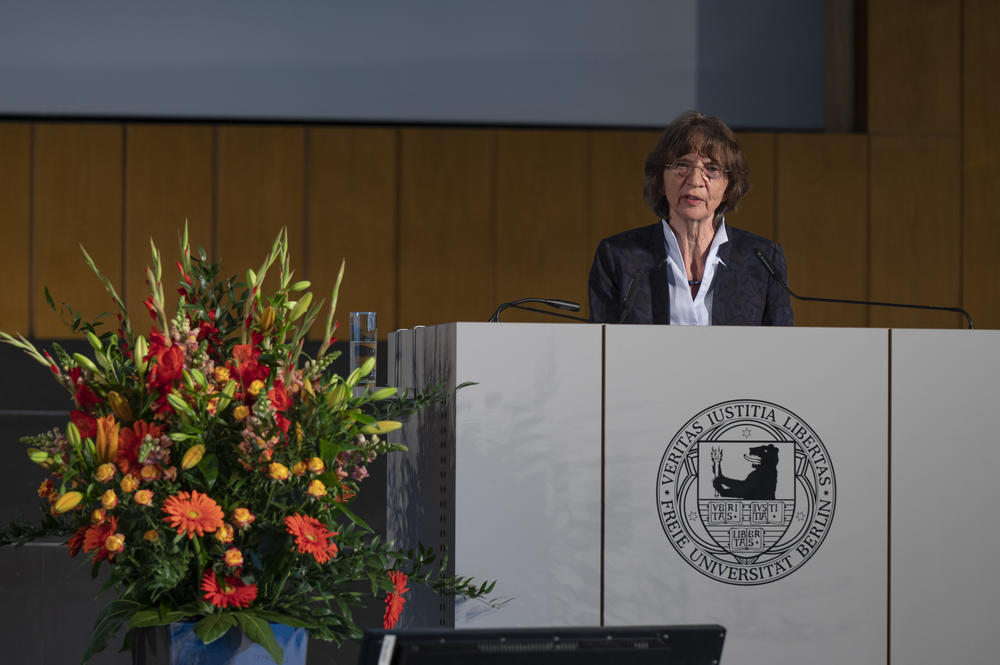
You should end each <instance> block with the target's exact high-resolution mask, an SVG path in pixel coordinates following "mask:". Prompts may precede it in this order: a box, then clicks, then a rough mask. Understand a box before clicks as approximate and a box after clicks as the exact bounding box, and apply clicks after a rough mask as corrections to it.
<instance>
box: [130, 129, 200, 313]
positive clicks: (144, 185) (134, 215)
mask: <svg viewBox="0 0 1000 665" xmlns="http://www.w3.org/2000/svg"><path fill="white" fill-rule="evenodd" d="M213 135H214V128H212V127H210V126H206V125H179V124H178V125H145V124H142V125H128V126H126V128H125V288H124V291H125V296H126V304H127V306H128V308H129V313H130V315H131V317H132V321H133V323H135V324H136V325H138V324H139V323H140V322H141V323H142V326H141V327H140V328H139V329H138V330H137V332H144V329H145V327H146V326H147V325H148V322H150V319H148V318H147V316H146V308H145V307H144V306H143V305H142V301H143V299H145V298H146V297H147V296H148V294H149V291H148V289H147V287H146V266H149V265H151V262H152V257H151V253H150V247H149V241H150V239H153V241H154V242H155V243H156V247H157V249H158V250H159V251H160V256H161V259H162V262H163V283H164V292H165V293H166V294H169V296H168V298H167V307H168V312H170V313H172V312H173V306H174V304H175V301H176V298H177V296H176V295H175V294H176V292H175V290H174V285H175V283H176V282H177V281H178V280H179V279H180V275H179V273H178V271H177V268H176V266H175V262H176V261H177V260H179V259H180V255H179V244H178V234H180V233H182V232H183V230H184V224H185V221H186V222H187V225H188V237H189V239H190V242H191V247H192V252H197V251H198V247H199V246H200V247H203V248H204V249H205V252H206V254H207V255H208V257H209V259H210V260H211V259H212V257H213V253H214V248H213V247H212V236H213V222H214V220H213V218H212V217H213V210H214V203H213V197H214V195H215V187H214V177H215V170H214V165H213V159H214V156H213V153H214V146H213V142H214V139H213Z"/></svg>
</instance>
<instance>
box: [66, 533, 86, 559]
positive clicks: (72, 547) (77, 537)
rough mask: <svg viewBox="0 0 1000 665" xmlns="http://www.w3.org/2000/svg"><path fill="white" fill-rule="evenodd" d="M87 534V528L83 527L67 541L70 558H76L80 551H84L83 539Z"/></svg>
mask: <svg viewBox="0 0 1000 665" xmlns="http://www.w3.org/2000/svg"><path fill="white" fill-rule="evenodd" d="M86 534H87V527H85V526H81V527H80V528H79V529H77V530H76V533H74V534H73V535H72V536H70V539H69V540H67V541H66V547H68V548H69V555H70V556H76V555H77V554H79V553H80V550H81V549H83V539H84V536H85V535H86Z"/></svg>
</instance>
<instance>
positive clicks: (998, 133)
mask: <svg viewBox="0 0 1000 665" xmlns="http://www.w3.org/2000/svg"><path fill="white" fill-rule="evenodd" d="M964 8H965V16H964V22H965V40H964V42H963V48H964V50H965V55H964V58H963V62H964V65H965V71H964V86H963V92H964V95H963V112H964V116H963V132H962V134H963V136H962V160H963V163H962V201H963V206H964V225H963V229H964V235H963V245H962V246H963V250H962V255H963V263H962V301H963V306H964V307H965V308H966V309H967V310H968V311H969V313H970V314H971V315H972V319H973V321H975V324H976V327H977V328H993V329H997V328H1000V278H998V277H997V252H998V250H1000V219H998V211H1000V187H997V183H998V182H1000V88H998V87H997V85H996V72H997V71H998V70H1000V41H998V40H997V35H998V34H1000V3H997V2H995V1H994V0H966V1H965V4H964Z"/></svg>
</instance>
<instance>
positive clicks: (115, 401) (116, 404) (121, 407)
mask: <svg viewBox="0 0 1000 665" xmlns="http://www.w3.org/2000/svg"><path fill="white" fill-rule="evenodd" d="M108 404H110V405H111V411H113V412H114V414H115V416H117V417H118V420H123V421H126V422H127V421H131V420H132V407H130V406H129V405H128V400H126V399H125V398H124V397H122V396H121V395H119V394H118V393H116V392H115V391H114V390H112V391H111V392H109V393H108Z"/></svg>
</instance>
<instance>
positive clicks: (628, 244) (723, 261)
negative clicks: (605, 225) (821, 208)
mask: <svg viewBox="0 0 1000 665" xmlns="http://www.w3.org/2000/svg"><path fill="white" fill-rule="evenodd" d="M749 188H750V183H749V181H748V179H747V162H746V156H745V155H744V154H743V150H742V149H741V148H740V144H739V142H738V141H737V140H736V136H735V135H734V134H733V132H732V130H731V129H729V127H727V126H726V125H725V123H723V122H722V121H721V120H719V119H718V118H713V117H711V116H705V115H702V114H701V113H697V112H694V111H691V112H688V113H685V114H684V115H682V116H681V117H680V118H678V119H677V120H675V121H674V122H673V123H671V125H670V126H669V127H667V128H666V130H665V131H664V132H663V135H662V136H661V137H660V140H659V142H658V143H657V144H656V147H655V148H653V151H652V152H651V153H650V154H649V157H648V158H647V159H646V168H645V185H644V193H645V198H646V203H647V205H649V207H650V208H652V209H653V212H655V213H656V214H657V215H659V216H660V221H659V222H657V223H655V224H652V225H650V226H643V227H641V228H637V229H632V230H630V231H625V232H624V233H619V234H618V235H614V236H611V237H610V238H606V239H604V240H602V241H601V243H600V244H599V245H598V247H597V253H596V255H595V256H594V264H593V266H592V267H591V269H590V281H589V291H590V320H591V321H594V322H602V323H669V324H672V325H709V324H712V325H739V326H760V325H763V326H790V325H792V306H791V302H790V300H789V296H788V291H787V290H785V289H784V288H783V286H782V285H781V284H780V283H778V282H777V281H775V280H774V279H773V278H772V277H771V276H770V274H769V272H768V271H767V269H766V268H765V267H764V265H763V263H762V262H761V261H760V259H759V258H758V257H757V254H756V252H757V251H759V252H760V253H761V254H762V255H763V256H764V257H765V258H766V259H768V260H769V261H770V262H771V264H772V265H773V266H774V267H776V268H777V271H778V273H780V274H782V275H783V274H784V273H785V256H784V254H783V253H782V251H781V246H780V245H778V244H777V243H774V242H772V241H770V240H767V239H765V238H761V237H760V236H757V235H754V234H752V233H749V232H747V231H741V230H740V229H736V228H733V227H731V226H727V225H726V221H725V213H726V211H728V210H733V209H735V208H736V206H737V204H739V202H740V200H742V198H743V196H744V195H746V193H747V190H748V189H749Z"/></svg>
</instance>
